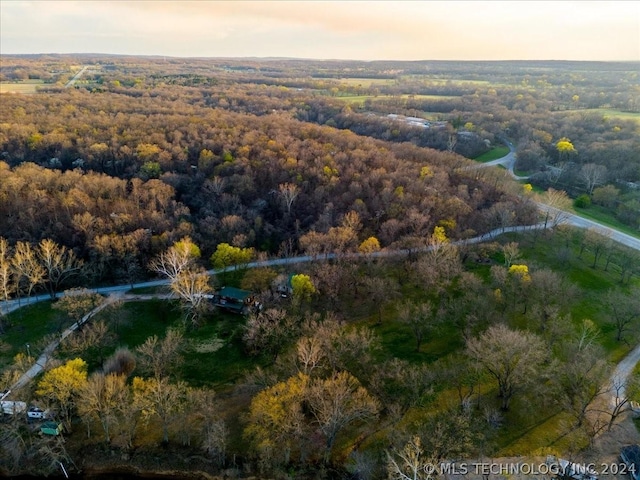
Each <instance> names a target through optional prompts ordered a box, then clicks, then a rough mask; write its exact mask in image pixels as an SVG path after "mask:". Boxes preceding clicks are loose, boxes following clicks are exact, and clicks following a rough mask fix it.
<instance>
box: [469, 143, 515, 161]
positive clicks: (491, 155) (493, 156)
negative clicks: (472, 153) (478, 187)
mask: <svg viewBox="0 0 640 480" xmlns="http://www.w3.org/2000/svg"><path fill="white" fill-rule="evenodd" d="M508 153H509V147H506V146H504V145H498V146H497V147H493V148H492V149H491V150H489V151H488V152H486V153H483V154H482V155H480V156H479V157H476V158H474V160H476V161H477V162H482V163H485V162H491V161H492V160H497V159H498V158H502V157H504V156H505V155H506V154H508Z"/></svg>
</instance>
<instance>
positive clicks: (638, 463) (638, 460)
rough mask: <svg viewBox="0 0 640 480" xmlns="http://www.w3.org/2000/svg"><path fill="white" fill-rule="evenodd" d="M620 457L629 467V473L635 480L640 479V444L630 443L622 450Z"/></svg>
mask: <svg viewBox="0 0 640 480" xmlns="http://www.w3.org/2000/svg"><path fill="white" fill-rule="evenodd" d="M620 459H621V460H622V461H623V462H624V463H625V465H626V466H627V468H628V471H627V473H628V474H629V476H630V477H631V478H633V479H634V480H640V445H628V446H626V447H624V448H623V449H622V450H621V451H620Z"/></svg>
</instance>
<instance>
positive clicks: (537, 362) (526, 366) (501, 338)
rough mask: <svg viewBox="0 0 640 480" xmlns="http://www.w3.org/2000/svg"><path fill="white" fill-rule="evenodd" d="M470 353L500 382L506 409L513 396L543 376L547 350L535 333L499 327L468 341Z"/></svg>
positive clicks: (502, 399)
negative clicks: (541, 367)
mask: <svg viewBox="0 0 640 480" xmlns="http://www.w3.org/2000/svg"><path fill="white" fill-rule="evenodd" d="M467 353H468V355H469V356H470V357H471V358H472V359H474V360H476V361H477V362H478V363H479V364H480V365H482V366H483V368H484V369H485V370H486V371H487V372H488V373H489V374H490V375H491V376H492V377H493V378H495V379H496V381H497V382H498V396H499V397H500V399H501V408H502V410H508V409H509V404H510V402H511V399H512V398H513V396H514V395H515V394H516V393H517V392H518V391H519V390H520V389H522V387H523V386H525V385H526V384H527V383H529V382H530V381H532V380H533V379H534V378H536V376H537V375H539V374H540V366H541V364H542V363H543V361H544V359H545V358H546V348H545V347H544V343H543V342H542V340H541V339H540V338H539V337H538V336H537V335H535V334H533V333H529V332H523V331H517V330H511V329H510V328H509V327H507V326H505V325H502V324H499V325H494V326H491V327H489V328H488V329H487V330H486V331H485V332H484V333H483V334H482V335H480V337H479V338H473V339H470V340H468V341H467Z"/></svg>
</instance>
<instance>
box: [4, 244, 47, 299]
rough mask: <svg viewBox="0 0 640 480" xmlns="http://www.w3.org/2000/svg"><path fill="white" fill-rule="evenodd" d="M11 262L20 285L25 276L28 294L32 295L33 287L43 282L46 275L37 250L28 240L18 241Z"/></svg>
mask: <svg viewBox="0 0 640 480" xmlns="http://www.w3.org/2000/svg"><path fill="white" fill-rule="evenodd" d="M11 263H12V265H13V269H14V271H15V273H16V280H17V282H18V286H19V285H20V281H21V280H22V279H23V278H24V279H25V280H26V281H27V296H28V297H30V296H31V292H32V291H33V289H34V288H35V287H36V286H37V285H39V284H40V283H42V282H43V280H44V279H45V276H46V271H45V269H44V267H43V266H42V265H41V264H40V262H39V261H38V257H37V256H36V252H35V250H33V249H32V248H31V245H30V244H28V243H26V242H18V243H17V244H16V247H15V251H14V253H13V258H12V261H11ZM18 289H19V287H18Z"/></svg>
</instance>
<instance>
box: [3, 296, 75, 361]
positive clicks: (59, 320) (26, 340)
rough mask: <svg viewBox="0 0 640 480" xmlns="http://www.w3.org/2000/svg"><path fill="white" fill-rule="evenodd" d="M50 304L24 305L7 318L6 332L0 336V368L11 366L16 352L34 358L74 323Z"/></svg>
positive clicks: (47, 302)
mask: <svg viewBox="0 0 640 480" xmlns="http://www.w3.org/2000/svg"><path fill="white" fill-rule="evenodd" d="M51 305H52V304H51V302H49V301H45V302H39V303H34V304H31V305H29V304H26V303H25V306H24V307H22V308H19V309H18V310H15V311H14V312H12V313H10V314H9V315H7V318H6V323H7V325H8V326H7V329H6V331H5V333H3V334H2V335H0V369H2V368H4V367H6V366H8V365H9V364H11V363H12V360H13V357H15V356H16V355H17V354H18V353H24V354H25V355H26V354H27V344H29V351H30V353H31V356H32V357H34V358H37V357H38V356H39V355H40V354H41V353H42V350H43V349H44V347H45V346H46V345H47V343H48V342H49V341H50V340H51V337H52V336H54V335H56V334H59V333H61V332H62V331H63V330H64V329H65V328H67V327H68V326H70V325H71V324H72V323H73V322H72V321H71V320H70V319H68V318H66V317H65V316H64V315H63V314H62V313H61V312H59V311H57V310H55V309H53V308H52V307H51Z"/></svg>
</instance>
